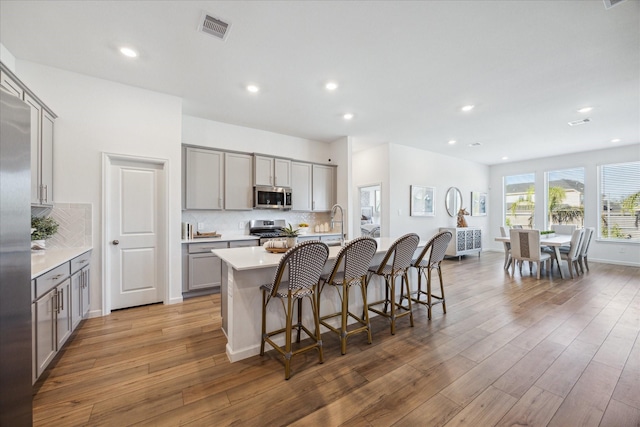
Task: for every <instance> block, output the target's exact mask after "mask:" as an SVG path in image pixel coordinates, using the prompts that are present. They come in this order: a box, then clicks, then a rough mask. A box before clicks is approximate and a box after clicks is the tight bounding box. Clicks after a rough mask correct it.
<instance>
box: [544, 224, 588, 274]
mask: <svg viewBox="0 0 640 427" xmlns="http://www.w3.org/2000/svg"><path fill="white" fill-rule="evenodd" d="M583 237H584V228H578V229H576V230H573V233H572V234H571V243H570V244H569V248H568V249H567V250H565V249H564V248H560V258H561V259H562V260H564V261H567V267H568V268H569V276H571V278H572V279H573V270H574V269H575V271H576V276H577V275H578V260H579V258H580V249H581V248H582V238H583ZM551 256H552V257H553V258H554V259H555V261H556V263H557V264H558V269H560V268H562V267H561V266H560V260H559V259H556V254H555V252H553V253H552V254H551Z"/></svg>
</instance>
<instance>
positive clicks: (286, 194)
mask: <svg viewBox="0 0 640 427" xmlns="http://www.w3.org/2000/svg"><path fill="white" fill-rule="evenodd" d="M253 207H254V209H282V210H286V209H291V188H288V187H254V192H253Z"/></svg>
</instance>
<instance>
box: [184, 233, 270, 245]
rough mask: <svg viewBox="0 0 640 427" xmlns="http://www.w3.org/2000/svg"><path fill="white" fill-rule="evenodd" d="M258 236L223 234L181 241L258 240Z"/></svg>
mask: <svg viewBox="0 0 640 427" xmlns="http://www.w3.org/2000/svg"><path fill="white" fill-rule="evenodd" d="M259 239H260V237H258V236H251V235H248V234H223V235H221V236H220V237H203V238H201V239H182V243H209V242H234V241H238V240H259Z"/></svg>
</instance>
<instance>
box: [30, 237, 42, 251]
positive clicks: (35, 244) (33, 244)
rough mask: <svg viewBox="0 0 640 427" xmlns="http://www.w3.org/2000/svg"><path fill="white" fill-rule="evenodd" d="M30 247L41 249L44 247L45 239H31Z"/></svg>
mask: <svg viewBox="0 0 640 427" xmlns="http://www.w3.org/2000/svg"><path fill="white" fill-rule="evenodd" d="M31 249H35V250H42V249H46V244H45V240H44V239H42V240H32V241H31Z"/></svg>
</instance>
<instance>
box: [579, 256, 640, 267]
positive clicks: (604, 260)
mask: <svg viewBox="0 0 640 427" xmlns="http://www.w3.org/2000/svg"><path fill="white" fill-rule="evenodd" d="M587 262H600V263H602V264H614V265H625V266H627V267H640V263H638V262H625V261H616V260H613V259H599V258H587Z"/></svg>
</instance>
